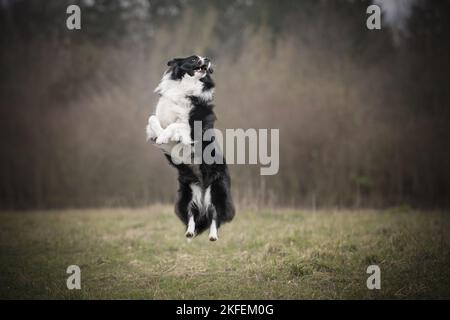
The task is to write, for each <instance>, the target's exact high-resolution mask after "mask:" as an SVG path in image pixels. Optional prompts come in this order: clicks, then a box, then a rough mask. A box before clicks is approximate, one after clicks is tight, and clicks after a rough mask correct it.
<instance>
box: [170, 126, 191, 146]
mask: <svg viewBox="0 0 450 320" xmlns="http://www.w3.org/2000/svg"><path fill="white" fill-rule="evenodd" d="M171 140H172V141H175V142H181V143H182V144H186V145H191V144H192V139H191V136H190V132H189V130H181V129H178V130H175V132H174V134H173V136H172V138H171Z"/></svg>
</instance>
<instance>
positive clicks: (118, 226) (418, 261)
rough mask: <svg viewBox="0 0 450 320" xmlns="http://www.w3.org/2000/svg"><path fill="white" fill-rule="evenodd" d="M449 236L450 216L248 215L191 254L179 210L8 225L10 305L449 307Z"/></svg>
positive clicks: (2, 290)
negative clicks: (252, 302)
mask: <svg viewBox="0 0 450 320" xmlns="http://www.w3.org/2000/svg"><path fill="white" fill-rule="evenodd" d="M449 231H450V215H448V214H444V213H439V212H407V211H405V210H403V211H402V210H391V211H319V212H309V211H294V210H292V211H290V210H279V211H278V210H276V211H262V212H255V211H251V210H247V211H244V210H240V211H239V212H238V213H237V216H236V219H235V220H234V221H233V222H232V223H231V224H228V225H225V226H224V227H223V228H222V229H221V230H220V233H219V241H217V242H215V243H211V242H209V241H208V239H207V235H206V234H203V235H201V236H199V237H197V238H195V239H194V240H193V241H192V242H191V243H187V241H186V239H185V238H184V229H183V227H182V225H181V223H180V222H179V221H178V219H177V218H176V217H175V215H174V214H173V213H172V209H171V208H170V207H162V206H155V207H151V208H144V209H102V210H64V211H42V212H23V213H20V212H16V213H2V214H0V298H2V299H5V298H39V299H43V298H52V299H54V298H62V299H108V298H113V299H116V298H125V299H129V298H131V299H135V298H138V299H347V298H349V299H386V298H393V299H406V298H447V299H448V298H450V233H449ZM73 264H75V265H78V266H80V268H81V282H82V288H81V290H68V289H67V287H66V279H67V277H68V276H69V275H68V274H66V268H67V267H68V266H69V265H73ZM370 264H378V265H379V266H380V268H381V290H368V289H367V287H366V279H367V277H368V276H369V275H368V274H366V268H367V266H368V265H370Z"/></svg>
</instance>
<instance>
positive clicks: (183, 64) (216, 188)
mask: <svg viewBox="0 0 450 320" xmlns="http://www.w3.org/2000/svg"><path fill="white" fill-rule="evenodd" d="M167 65H168V67H169V68H168V69H167V70H166V72H165V73H164V75H163V77H162V80H161V82H160V84H159V85H158V87H157V88H156V89H155V92H156V93H158V94H159V95H160V99H159V101H158V104H157V106H156V112H155V115H153V116H151V117H150V118H149V121H148V125H147V139H149V140H151V141H154V142H155V143H156V145H157V146H158V147H160V148H161V149H162V150H163V151H164V153H165V156H166V158H167V160H168V161H169V163H170V164H171V165H172V166H174V167H175V168H176V169H177V171H178V192H177V197H176V203H175V213H176V215H177V216H178V218H179V219H180V220H181V221H182V222H183V223H184V225H185V226H186V232H185V236H186V237H187V238H188V239H191V238H193V237H195V236H197V235H199V234H201V233H202V232H204V231H205V230H206V229H208V228H209V236H208V238H209V240H210V241H216V240H217V239H218V229H219V228H220V226H221V225H222V224H223V223H225V222H230V221H231V220H232V219H233V218H234V216H235V207H234V204H233V199H232V196H231V178H230V174H229V171H228V167H227V165H226V163H225V159H224V156H223V154H222V153H221V150H220V148H219V146H217V145H216V144H215V141H214V139H211V140H210V141H208V142H207V143H205V142H204V141H194V138H195V137H194V122H196V121H200V122H201V123H202V131H203V132H202V136H203V133H204V132H205V131H206V130H208V129H213V128H214V123H215V120H216V116H215V113H214V111H213V105H212V103H211V102H212V100H213V93H214V88H215V83H214V81H213V80H212V77H211V74H212V73H213V69H212V67H211V61H210V60H209V59H208V58H205V57H201V56H190V57H187V58H176V59H172V60H170V61H169V62H168V63H167ZM198 142H200V143H201V152H202V153H201V154H202V155H203V151H204V150H205V148H206V147H208V146H210V144H211V143H214V144H215V145H214V152H219V153H220V154H219V157H220V158H221V159H222V160H223V161H221V162H220V163H215V162H214V163H211V164H207V163H205V161H201V163H200V164H191V163H186V162H180V161H175V159H174V158H172V155H171V150H172V148H173V147H174V146H175V145H176V144H178V143H181V144H185V145H192V144H193V143H198ZM178 160H179V159H178Z"/></svg>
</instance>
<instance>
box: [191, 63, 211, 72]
mask: <svg viewBox="0 0 450 320" xmlns="http://www.w3.org/2000/svg"><path fill="white" fill-rule="evenodd" d="M207 70H208V65H207V64H204V65H202V66H200V67H197V68H194V71H198V72H206V71H207Z"/></svg>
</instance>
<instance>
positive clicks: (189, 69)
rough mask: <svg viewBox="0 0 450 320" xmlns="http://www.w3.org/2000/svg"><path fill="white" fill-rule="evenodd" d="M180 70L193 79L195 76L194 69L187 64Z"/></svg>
mask: <svg viewBox="0 0 450 320" xmlns="http://www.w3.org/2000/svg"><path fill="white" fill-rule="evenodd" d="M180 69H181V70H183V71H184V72H186V73H187V74H188V75H190V76H191V77H192V76H194V70H193V69H192V67H191V66H190V65H189V64H187V63H184V64H182V65H181V66H180Z"/></svg>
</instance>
